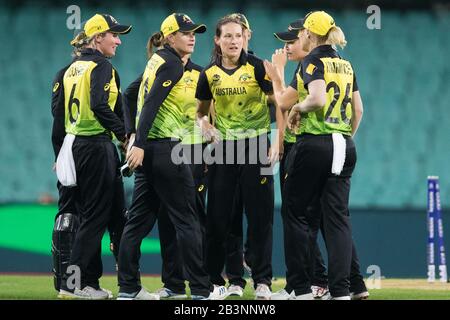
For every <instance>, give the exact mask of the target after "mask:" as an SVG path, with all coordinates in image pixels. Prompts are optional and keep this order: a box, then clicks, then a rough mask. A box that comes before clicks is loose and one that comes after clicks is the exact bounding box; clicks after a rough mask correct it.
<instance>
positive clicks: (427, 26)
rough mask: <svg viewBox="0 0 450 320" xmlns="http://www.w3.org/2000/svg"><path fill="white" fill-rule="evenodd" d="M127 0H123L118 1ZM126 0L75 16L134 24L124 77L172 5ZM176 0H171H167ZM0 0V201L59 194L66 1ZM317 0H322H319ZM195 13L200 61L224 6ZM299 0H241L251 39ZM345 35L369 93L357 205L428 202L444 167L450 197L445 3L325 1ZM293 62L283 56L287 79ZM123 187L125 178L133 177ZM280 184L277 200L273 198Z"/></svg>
mask: <svg viewBox="0 0 450 320" xmlns="http://www.w3.org/2000/svg"><path fill="white" fill-rule="evenodd" d="M56 3H58V2H56ZM125 3H126V4H127V2H125ZM133 3H134V4H133V6H130V5H126V6H119V5H114V6H113V7H109V8H108V7H105V5H104V4H103V3H99V4H98V6H96V7H95V8H96V9H94V7H93V6H90V7H81V15H82V17H81V19H82V20H86V19H88V18H89V17H90V16H91V15H92V14H94V13H95V12H108V13H111V14H112V15H113V16H115V17H116V18H117V19H118V20H119V21H120V22H122V23H130V24H132V25H133V31H132V32H131V33H130V34H129V35H126V36H123V37H122V46H121V47H120V48H119V49H118V54H117V57H116V58H114V59H113V64H114V65H115V66H116V68H117V69H118V71H119V74H120V76H121V83H122V89H123V90H124V89H125V88H126V86H127V85H128V84H129V83H130V82H131V81H132V80H134V79H135V78H136V77H137V75H139V74H140V72H141V71H142V70H143V68H144V66H145V62H146V52H145V45H146V41H147V39H148V37H149V35H150V34H151V33H152V32H154V31H157V30H158V28H159V25H160V23H161V21H162V19H163V18H164V17H165V16H166V15H167V14H170V13H171V12H172V11H173V9H172V8H170V7H168V6H166V7H159V6H154V5H152V6H151V9H149V8H148V7H147V6H146V5H145V2H142V1H133ZM170 3H172V4H174V3H175V2H173V1H172V2H169V4H170ZM22 4H23V5H22V6H20V7H17V6H11V5H8V6H6V5H2V6H0V24H1V25H3V26H8V32H2V33H0V41H1V43H3V44H4V45H3V46H2V50H1V52H0V66H1V69H0V70H1V71H0V87H1V96H2V108H1V109H2V116H1V117H0V142H1V146H2V151H1V152H0V162H1V163H2V165H1V166H0V176H1V177H2V178H1V180H2V183H0V203H10V202H36V201H37V199H39V197H41V196H42V195H43V194H50V195H52V196H53V197H54V198H56V192H55V191H56V188H55V183H56V178H55V175H54V173H53V172H52V170H51V167H52V164H53V151H52V147H51V143H50V132H51V121H52V119H51V114H50V94H51V82H52V79H53V76H54V74H55V73H56V72H57V71H58V70H59V69H60V68H61V67H63V66H64V65H66V64H67V63H69V62H70V52H71V50H70V46H69V41H70V39H71V37H72V35H73V32H72V31H71V30H68V29H67V28H66V19H67V17H68V15H67V14H66V12H65V10H66V6H65V5H61V6H58V5H55V4H54V5H53V6H50V5H48V6H39V5H38V4H34V3H33V2H32V1H22ZM315 5H316V6H317V5H318V4H315ZM182 10H183V11H184V12H186V13H187V14H189V15H190V16H191V17H192V18H193V19H194V20H195V21H197V22H202V23H205V24H207V26H208V32H207V33H206V34H203V35H198V36H197V44H196V51H195V53H194V55H193V60H194V61H196V62H197V63H199V64H201V65H206V64H207V63H208V61H209V55H210V52H211V48H212V37H213V34H214V31H215V30H214V28H215V22H216V21H217V19H218V18H219V17H221V16H223V15H224V14H226V13H230V12H231V11H232V10H230V6H226V5H225V4H224V5H220V3H219V4H218V5H215V6H213V7H208V10H205V9H204V6H203V7H202V5H201V2H200V4H199V5H198V6H197V7H194V8H184V7H183V6H180V9H179V10H178V11H182ZM307 11H309V10H306V9H298V10H294V9H289V8H288V9H277V11H276V13H274V12H273V11H271V10H268V9H267V8H264V7H262V6H260V5H259V6H258V5H255V6H251V5H250V6H247V7H246V8H245V11H243V13H245V14H246V15H247V17H248V18H249V21H250V23H251V27H252V29H253V31H254V33H253V37H252V40H251V44H250V47H251V48H252V49H253V50H254V51H255V52H256V54H257V55H258V56H260V57H262V58H270V55H271V53H272V52H273V51H274V49H275V48H278V47H280V46H281V43H280V42H279V41H277V40H276V39H275V38H274V37H273V36H272V33H273V32H274V31H279V30H284V29H285V27H286V26H287V24H288V23H289V22H291V21H292V20H294V19H296V18H298V17H301V16H303V15H304V14H305V13H306V12H307ZM330 11H331V13H332V14H333V16H334V17H335V20H336V22H337V24H338V25H340V26H341V27H342V28H343V30H344V32H345V34H346V36H347V39H348V42H349V44H348V46H347V47H346V48H345V50H343V51H341V53H342V55H343V56H344V57H348V59H349V60H350V61H351V62H352V63H353V66H354V69H355V70H356V72H357V77H358V84H359V87H360V91H361V93H362V97H363V100H364V107H365V114H364V119H363V123H362V125H361V128H360V130H359V132H358V135H357V138H356V140H357V148H358V157H359V158H358V165H357V169H356V172H355V174H354V178H353V185H352V195H351V205H352V206H353V207H356V208H386V207H387V208H423V207H425V205H426V196H425V194H426V191H425V190H426V177H427V175H439V176H440V177H441V189H442V199H443V205H444V206H449V205H450V169H449V163H450V113H449V109H448V105H449V101H450V90H448V88H447V86H448V83H449V80H450V66H449V64H448V63H447V62H446V57H445V56H446V55H445V52H449V51H450V34H449V32H448V30H450V14H449V11H444V12H440V13H435V12H433V11H407V12H400V11H382V15H381V30H369V29H367V27H366V20H367V17H368V15H367V14H366V12H365V10H345V11H336V10H333V9H332V10H330ZM294 68H295V66H294V64H292V63H290V64H289V65H288V69H287V72H286V79H287V80H289V81H290V79H291V78H292V73H293V70H294ZM128 180H129V181H127V186H128V188H130V186H131V181H130V179H128ZM279 200H280V199H279V193H277V201H278V203H279Z"/></svg>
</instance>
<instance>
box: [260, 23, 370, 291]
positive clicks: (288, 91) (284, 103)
mask: <svg viewBox="0 0 450 320" xmlns="http://www.w3.org/2000/svg"><path fill="white" fill-rule="evenodd" d="M304 21H305V19H304V18H303V19H299V20H296V21H294V22H292V23H290V24H289V27H288V31H287V32H278V33H275V34H274V35H275V37H276V38H278V39H279V40H281V41H283V42H284V43H285V46H284V49H285V51H284V50H282V49H278V50H277V51H276V52H275V53H274V54H273V55H272V63H273V65H274V66H275V69H272V68H271V67H270V64H269V65H268V64H267V63H265V66H266V71H267V73H268V75H269V76H270V78H271V79H272V81H273V86H274V94H275V96H276V97H277V102H278V105H279V106H280V107H283V108H284V109H286V108H287V107H290V106H293V105H295V104H296V103H297V102H299V101H302V100H304V99H305V97H306V96H307V91H306V89H305V88H304V84H303V80H302V78H301V76H302V70H301V63H300V64H299V66H298V68H297V70H296V71H295V74H294V77H293V79H292V82H291V84H290V85H289V86H287V87H286V86H285V85H284V79H283V78H282V76H283V74H284V67H285V65H286V56H287V58H288V59H289V60H290V61H300V62H301V61H302V60H303V59H304V58H305V57H306V56H307V55H308V53H309V51H304V49H303V43H302V41H301V40H300V39H299V38H298V33H299V31H300V30H302V29H304V27H303V24H304ZM276 69H278V70H276ZM276 71H278V72H276ZM274 72H276V73H274ZM280 83H281V84H282V85H281V86H280ZM287 113H288V110H287V111H285V114H286V116H287ZM305 120H306V119H305V118H303V121H305ZM300 126H301V124H300ZM295 140H296V137H295V135H294V134H293V133H291V131H290V130H289V129H287V128H286V131H285V146H284V151H285V153H284V155H285V157H283V159H282V160H281V163H280V165H281V169H280V185H281V188H283V185H284V180H285V175H286V174H285V172H287V168H288V166H289V162H290V161H289V160H290V159H292V158H294V157H295V152H290V151H291V150H293V149H294V150H295V148H294V145H295ZM283 162H284V164H283ZM319 200H320V199H319V198H316V200H315V201H313V202H312V203H311V204H310V205H309V206H308V209H307V212H308V214H307V215H308V217H310V219H309V221H308V223H309V226H310V232H311V248H310V250H311V261H310V262H311V271H310V276H311V284H312V286H311V289H312V294H313V296H314V298H315V299H326V298H327V297H328V296H329V294H327V293H328V276H327V270H326V267H325V265H324V262H323V259H322V255H321V252H320V249H319V247H318V245H317V235H318V230H319V228H321V229H322V232H323V228H322V226H321V213H320V212H321V207H320V201H319ZM316 211H318V212H317V213H316ZM282 213H285V212H284V211H283V212H282ZM285 220H286V218H285V217H284V216H283V222H285ZM287 278H289V274H288V275H287ZM350 292H351V296H352V299H364V298H367V297H368V292H367V288H366V286H365V284H364V280H363V277H362V275H361V272H360V267H359V260H358V257H357V254H356V249H355V245H354V244H353V246H352V263H351V270H350ZM291 293H292V289H291V288H289V286H286V287H285V288H284V289H282V290H280V291H278V292H277V293H275V294H273V295H272V297H271V299H272V300H288V299H289V298H290V296H291Z"/></svg>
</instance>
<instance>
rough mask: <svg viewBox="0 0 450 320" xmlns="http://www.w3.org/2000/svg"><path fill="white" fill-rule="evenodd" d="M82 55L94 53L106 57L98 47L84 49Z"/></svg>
mask: <svg viewBox="0 0 450 320" xmlns="http://www.w3.org/2000/svg"><path fill="white" fill-rule="evenodd" d="M81 55H82V56H88V55H94V56H98V57H102V58H106V57H105V56H104V55H103V54H102V53H101V52H100V51H98V50H97V49H92V48H85V49H82V50H81Z"/></svg>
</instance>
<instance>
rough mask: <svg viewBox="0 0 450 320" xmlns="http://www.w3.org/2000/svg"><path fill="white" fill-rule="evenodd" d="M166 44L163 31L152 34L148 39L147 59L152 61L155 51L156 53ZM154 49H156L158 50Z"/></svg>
mask: <svg viewBox="0 0 450 320" xmlns="http://www.w3.org/2000/svg"><path fill="white" fill-rule="evenodd" d="M164 43H165V39H164V36H163V34H162V32H161V31H158V32H155V33H154V34H152V36H151V37H150V38H149V39H148V42H147V58H148V59H150V58H151V57H152V55H153V53H154V51H156V50H157V49H158V48H159V47H161V46H163V45H164ZM154 48H156V50H155V49H154Z"/></svg>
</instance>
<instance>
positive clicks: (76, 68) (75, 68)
mask: <svg viewBox="0 0 450 320" xmlns="http://www.w3.org/2000/svg"><path fill="white" fill-rule="evenodd" d="M86 69H87V66H86V65H84V64H76V65H72V66H71V67H70V68H69V70H67V73H66V75H67V77H68V78H70V77H78V76H81V75H82V74H83V73H84V72H85V71H86Z"/></svg>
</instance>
